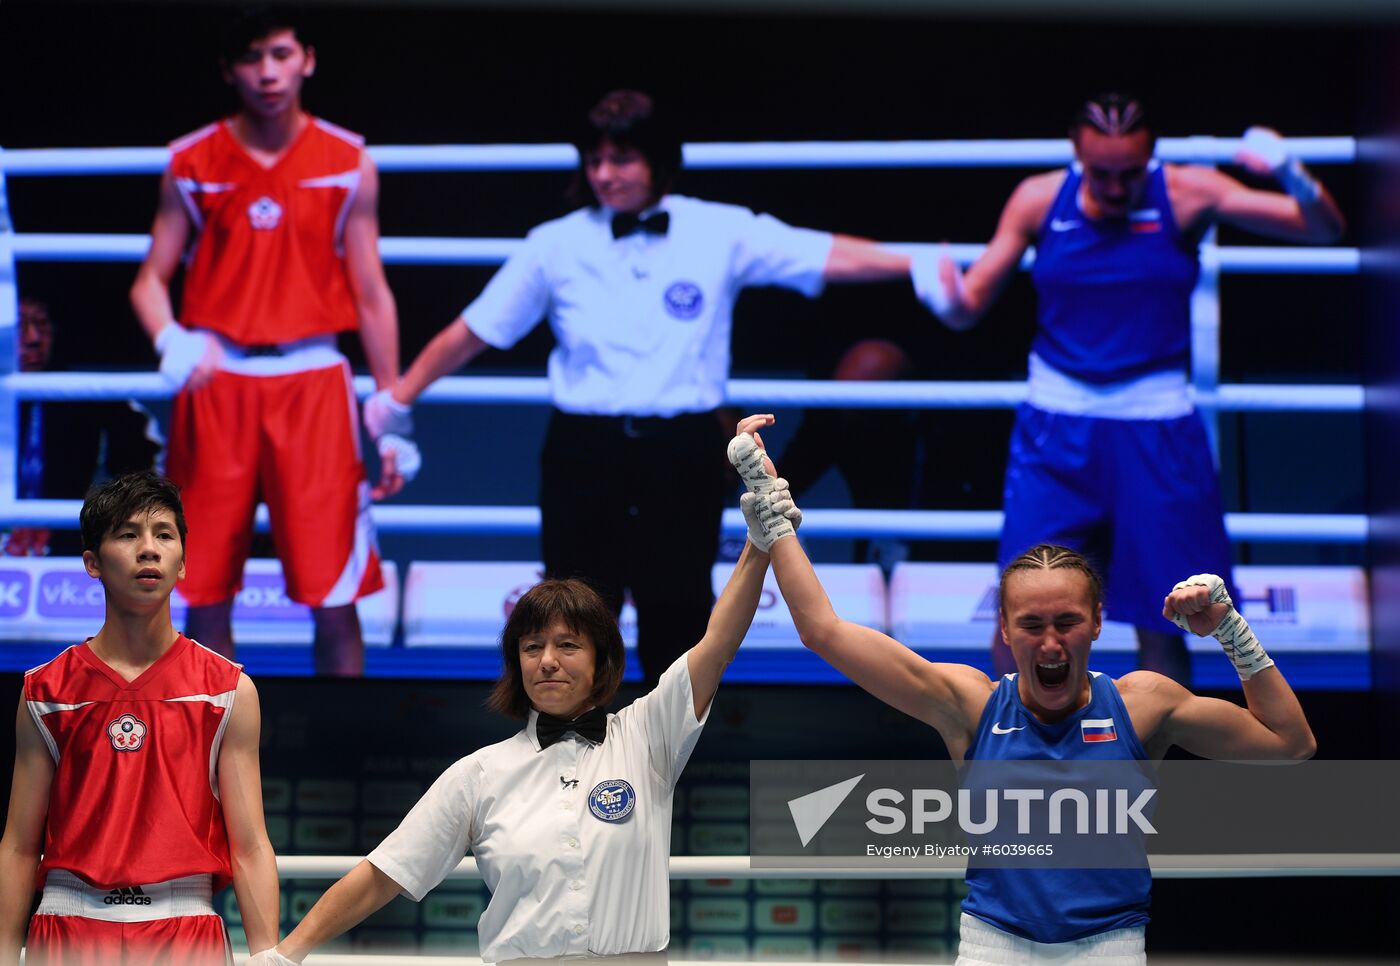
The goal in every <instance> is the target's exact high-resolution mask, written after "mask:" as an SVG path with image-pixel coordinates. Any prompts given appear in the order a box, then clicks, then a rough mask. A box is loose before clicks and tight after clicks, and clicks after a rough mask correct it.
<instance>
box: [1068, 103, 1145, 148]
mask: <svg viewBox="0 0 1400 966" xmlns="http://www.w3.org/2000/svg"><path fill="white" fill-rule="evenodd" d="M1085 127H1091V128H1093V129H1094V130H1095V131H1098V132H1099V133H1100V134H1105V135H1107V136H1109V137H1125V136H1127V135H1129V134H1133V133H1135V132H1137V131H1146V132H1147V135H1148V137H1149V139H1151V140H1152V141H1156V140H1157V132H1156V131H1155V130H1153V127H1152V123H1151V121H1150V120H1149V119H1148V116H1147V109H1146V108H1145V107H1143V104H1142V101H1140V100H1138V99H1137V98H1136V97H1134V96H1133V95H1132V94H1125V93H1122V92H1118V91H1112V92H1109V93H1107V94H1099V95H1096V96H1094V97H1091V98H1089V99H1088V100H1087V101H1085V102H1084V103H1083V104H1081V105H1080V106H1079V110H1077V111H1075V113H1074V117H1072V118H1071V119H1070V122H1069V135H1070V137H1071V138H1077V137H1078V136H1079V130H1080V128H1085Z"/></svg>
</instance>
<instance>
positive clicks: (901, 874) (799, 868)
mask: <svg viewBox="0 0 1400 966" xmlns="http://www.w3.org/2000/svg"><path fill="white" fill-rule="evenodd" d="M804 526H805V523H804ZM360 861H361V858H360V857H359V856H354V855H279V856H278V857H277V873H278V875H279V876H280V877H281V878H283V879H339V878H340V877H341V876H343V875H345V873H347V872H349V871H350V870H351V869H353V868H354V867H355V866H357V865H358V864H359V863H360ZM765 861H773V862H775V863H776V862H777V861H778V860H777V859H776V858H773V857H769V858H767V859H765ZM784 861H785V862H786V863H787V864H784V865H783V866H782V867H778V868H771V869H767V868H754V867H753V865H752V862H753V859H752V857H751V856H747V855H715V856H696V855H673V856H671V878H672V879H791V878H794V877H798V878H803V879H961V878H962V877H963V876H964V875H965V874H966V873H967V869H966V867H965V866H950V867H949V868H942V869H937V868H930V867H928V865H927V864H920V863H919V862H917V861H915V862H910V863H908V864H903V863H899V862H895V861H892V860H890V861H881V862H879V863H875V862H872V863H869V864H866V865H862V866H860V867H857V868H843V867H838V866H830V865H822V864H821V863H822V859H820V858H807V857H802V856H797V857H794V858H792V859H788V860H784ZM1148 862H1149V864H1150V865H1151V866H1152V877H1153V878H1154V879H1232V878H1264V877H1271V876H1289V877H1295V876H1342V875H1348V876H1350V875H1357V876H1396V875H1400V854H1397V853H1393V852H1378V853H1371V854H1361V853H1355V854H1350V853H1290V852H1281V853H1271V854H1258V855H1223V856H1222V855H1173V856H1161V855H1154V856H1148ZM447 878H448V879H453V880H456V879H480V878H481V872H480V871H479V870H478V869H477V867H476V860H475V859H473V858H471V857H470V856H469V857H467V858H465V859H463V860H462V861H461V863H460V864H458V866H457V867H456V868H455V869H453V870H452V871H451V872H449V873H447Z"/></svg>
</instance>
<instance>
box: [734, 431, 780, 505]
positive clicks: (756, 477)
mask: <svg viewBox="0 0 1400 966" xmlns="http://www.w3.org/2000/svg"><path fill="white" fill-rule="evenodd" d="M729 462H730V463H733V464H734V468H735V469H736V470H738V471H739V476H740V478H741V479H743V481H744V486H746V487H748V489H749V492H750V493H758V494H760V495H762V494H766V493H771V492H772V490H773V484H774V477H771V476H769V475H768V472H767V471H766V470H764V468H763V449H762V447H760V446H759V445H758V441H757V440H756V439H754V438H753V436H751V435H750V434H748V433H740V434H739V435H738V436H735V437H734V438H733V439H731V440H730V441H729Z"/></svg>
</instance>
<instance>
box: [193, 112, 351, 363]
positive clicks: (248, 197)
mask: <svg viewBox="0 0 1400 966" xmlns="http://www.w3.org/2000/svg"><path fill="white" fill-rule="evenodd" d="M229 123H230V122H229V121H219V122H216V123H214V124H211V125H209V126H207V127H204V128H201V129H200V130H198V131H195V132H194V133H192V134H187V135H185V137H183V138H180V139H179V140H176V141H173V142H171V145H170V150H171V152H172V156H171V159H170V174H171V176H172V177H173V178H174V180H175V185H176V187H177V188H178V189H179V191H180V197H181V198H183V199H184V202H185V207H186V211H187V212H188V214H189V217H190V221H191V223H192V225H193V229H194V241H193V245H192V248H191V252H190V257H189V263H188V271H187V274H186V278H185V292H184V298H183V303H182V305H181V309H180V322H181V323H182V324H184V325H186V326H190V327H194V328H202V329H212V330H214V331H215V332H219V333H221V334H223V335H225V336H227V337H228V338H230V339H232V340H233V341H235V342H238V343H241V344H243V345H266V344H270V343H275V342H291V341H294V340H297V339H305V338H308V337H310V336H315V335H327V334H331V333H335V332H342V331H347V330H351V329H354V328H355V327H356V325H357V315H356V311H355V302H354V299H353V298H352V296H351V293H350V283H349V280H348V278H347V277H346V271H345V260H344V255H345V251H344V238H343V233H344V229H345V219H346V217H347V216H348V214H349V211H350V206H351V204H352V203H353V201H354V197H355V193H356V191H357V190H358V188H359V185H360V159H361V155H362V154H363V152H364V139H363V138H361V137H360V136H359V135H358V134H353V133H351V132H350V131H346V130H344V129H343V128H339V127H336V126H335V125H334V124H330V123H328V122H326V121H322V120H320V119H318V118H310V119H309V123H308V124H307V125H306V128H305V129H304V130H303V131H302V132H301V134H300V135H298V136H297V139H296V141H295V142H293V144H292V146H291V147H290V148H288V149H287V152H286V153H285V154H284V155H283V156H282V157H281V159H280V160H278V162H277V163H276V164H274V165H273V166H272V167H270V168H265V167H263V166H262V165H261V164H259V163H258V162H257V161H255V160H254V159H253V157H252V156H251V155H250V154H248V152H247V151H246V150H245V149H244V148H243V146H242V145H241V144H240V143H239V142H238V140H237V138H235V137H234V136H233V132H232V131H231V130H230V129H229Z"/></svg>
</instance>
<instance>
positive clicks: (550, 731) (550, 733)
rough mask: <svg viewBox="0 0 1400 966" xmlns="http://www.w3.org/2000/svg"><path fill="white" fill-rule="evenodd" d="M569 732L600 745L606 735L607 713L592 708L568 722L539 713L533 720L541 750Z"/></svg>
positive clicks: (565, 719) (600, 709) (567, 720)
mask: <svg viewBox="0 0 1400 966" xmlns="http://www.w3.org/2000/svg"><path fill="white" fill-rule="evenodd" d="M570 731H572V732H575V733H576V734H577V735H578V736H579V737H580V738H587V739H588V740H589V741H593V742H599V743H601V742H602V741H603V739H604V738H606V737H607V734H608V713H607V712H606V711H605V710H603V709H602V708H593V709H592V710H589V711H585V712H584V713H583V714H581V715H579V716H578V717H577V718H575V719H573V720H572V721H570V720H569V719H567V718H556V717H554V715H552V714H545V713H544V712H543V711H541V712H540V714H539V717H538V718H536V719H535V737H536V738H538V739H539V742H540V748H542V749H543V748H548V747H549V746H550V745H552V744H554V743H555V742H556V741H558V740H559V739H560V738H562V737H564V735H566V734H568V733H569V732H570Z"/></svg>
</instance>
